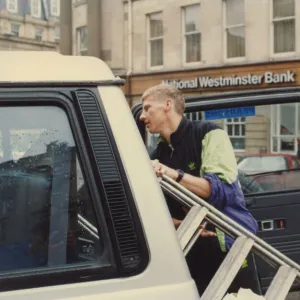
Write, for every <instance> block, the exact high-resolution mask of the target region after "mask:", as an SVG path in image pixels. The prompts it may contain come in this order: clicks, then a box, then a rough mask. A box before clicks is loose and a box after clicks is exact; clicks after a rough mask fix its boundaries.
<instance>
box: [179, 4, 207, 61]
mask: <svg viewBox="0 0 300 300" xmlns="http://www.w3.org/2000/svg"><path fill="white" fill-rule="evenodd" d="M193 6H194V7H196V6H197V7H199V19H200V30H199V31H192V32H188V33H186V31H185V22H186V18H185V11H186V8H188V7H193ZM200 15H201V3H195V4H190V5H185V6H182V7H181V16H182V18H181V19H182V61H183V65H184V66H198V65H201V64H203V53H202V47H201V37H202V36H201V18H200ZM193 34H199V35H200V60H199V61H192V62H187V56H186V50H187V42H186V40H187V36H188V35H193Z"/></svg>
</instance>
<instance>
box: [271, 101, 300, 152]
mask: <svg viewBox="0 0 300 300" xmlns="http://www.w3.org/2000/svg"><path fill="white" fill-rule="evenodd" d="M281 105H284V103H281V104H275V105H272V106H271V120H270V123H271V124H270V125H271V136H270V138H271V141H270V147H271V153H284V154H295V152H297V136H299V134H300V130H299V127H300V121H299V109H300V102H295V105H296V109H295V115H294V116H295V128H294V129H295V133H294V134H292V135H288V134H285V135H283V134H280V124H279V123H280V122H277V126H276V129H274V128H275V124H274V118H273V116H274V113H273V112H274V110H275V109H276V110H275V112H276V119H277V120H280V115H281V108H282V106H281ZM275 106H277V108H275ZM273 138H276V139H277V151H274V142H273ZM282 138H292V139H293V140H294V150H281V149H280V140H281V139H282Z"/></svg>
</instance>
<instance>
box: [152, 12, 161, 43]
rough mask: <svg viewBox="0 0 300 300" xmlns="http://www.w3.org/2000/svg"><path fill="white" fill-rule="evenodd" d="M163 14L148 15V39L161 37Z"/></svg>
mask: <svg viewBox="0 0 300 300" xmlns="http://www.w3.org/2000/svg"><path fill="white" fill-rule="evenodd" d="M162 17H163V14H162V13H156V14H151V15H150V17H149V18H150V38H155V37H160V36H163V20H162Z"/></svg>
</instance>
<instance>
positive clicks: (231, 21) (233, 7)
mask: <svg viewBox="0 0 300 300" xmlns="http://www.w3.org/2000/svg"><path fill="white" fill-rule="evenodd" d="M244 14H245V8H244V0H226V22H227V26H233V25H238V24H244Z"/></svg>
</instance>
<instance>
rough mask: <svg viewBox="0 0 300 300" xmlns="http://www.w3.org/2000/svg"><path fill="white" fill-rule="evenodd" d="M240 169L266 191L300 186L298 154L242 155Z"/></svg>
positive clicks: (239, 162) (239, 163)
mask: <svg viewBox="0 0 300 300" xmlns="http://www.w3.org/2000/svg"><path fill="white" fill-rule="evenodd" d="M238 168H239V170H241V171H243V172H244V173H245V174H246V176H249V177H252V178H253V179H254V180H255V181H256V182H257V183H258V184H259V185H260V186H261V187H262V188H263V190H265V191H270V190H271V191H272V190H285V189H291V188H299V186H300V180H299V179H300V172H299V170H300V162H299V160H298V158H297V156H296V155H293V154H284V153H258V154H251V155H247V156H245V157H242V158H240V159H239V161H238Z"/></svg>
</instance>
